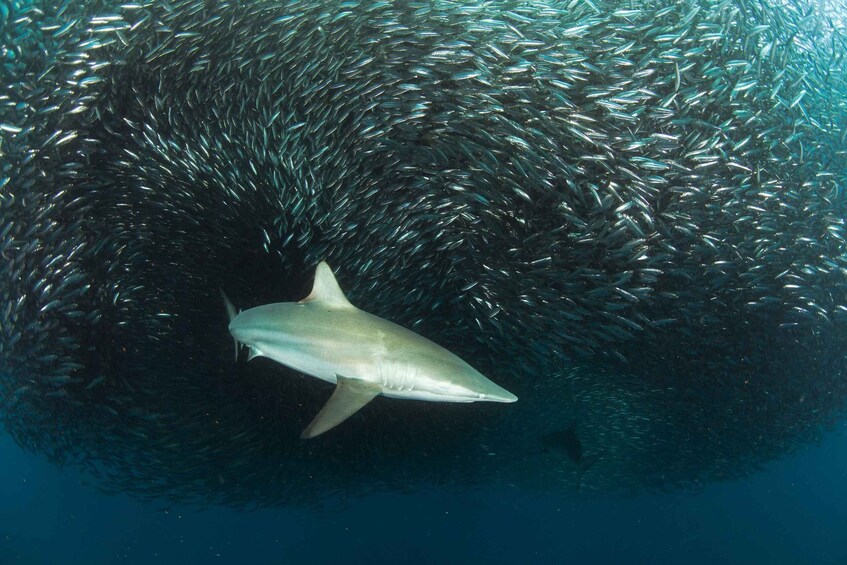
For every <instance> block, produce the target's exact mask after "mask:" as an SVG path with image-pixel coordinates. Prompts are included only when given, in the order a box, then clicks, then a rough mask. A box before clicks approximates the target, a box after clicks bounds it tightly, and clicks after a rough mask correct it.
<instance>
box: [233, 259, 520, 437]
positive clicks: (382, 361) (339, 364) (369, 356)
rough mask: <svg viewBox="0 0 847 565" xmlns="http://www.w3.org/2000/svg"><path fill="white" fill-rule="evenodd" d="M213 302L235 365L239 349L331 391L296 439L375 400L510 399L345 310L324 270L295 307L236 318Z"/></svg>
mask: <svg viewBox="0 0 847 565" xmlns="http://www.w3.org/2000/svg"><path fill="white" fill-rule="evenodd" d="M221 294H222V295H223V298H224V302H225V304H226V309H227V313H228V314H229V318H230V322H229V331H230V333H231V334H232V336H233V338H234V339H235V347H236V357H237V355H238V347H239V344H243V345H246V346H247V347H248V348H249V350H250V354H249V356H248V360H250V359H253V358H254V357H259V356H261V357H267V358H269V359H273V360H274V361H276V362H278V363H281V364H283V365H285V366H286V367H290V368H292V369H295V370H297V371H300V372H302V373H306V374H307V375H311V376H313V377H317V378H319V379H322V380H325V381H328V382H330V383H333V384H335V385H336V387H335V392H334V393H333V394H332V396H331V397H330V399H329V401H327V403H326V405H325V406H324V407H323V409H321V411H320V412H319V413H318V415H317V416H315V419H314V420H312V422H311V423H310V424H309V426H308V427H307V428H306V429H305V430H303V433H302V434H301V435H300V437H302V438H312V437H315V436H317V435H320V434H322V433H324V432H326V431H329V430H331V429H332V428H334V427H335V426H337V425H338V424H340V423H341V422H343V421H344V420H346V419H347V418H349V417H350V416H352V415H353V414H354V413H356V411H358V410H359V409H360V408H362V407H363V406H364V405H365V404H367V403H368V402H370V401H371V400H372V399H373V398H374V397H376V396H377V395H380V394H381V395H383V396H388V397H391V398H405V399H413V400H429V401H433V402H477V401H488V402H515V401H516V400H517V399H518V398H517V397H516V396H515V395H514V394H512V393H510V392H509V391H507V390H505V389H504V388H502V387H500V386H498V385H496V384H494V383H493V382H491V381H490V380H488V379H487V378H485V377H484V376H483V375H482V374H481V373H479V372H478V371H476V370H475V369H474V368H473V367H471V366H470V365H468V364H467V363H466V362H464V361H463V360H462V359H460V358H459V357H457V356H456V355H454V354H453V353H450V352H449V351H447V350H446V349H444V348H443V347H441V346H440V345H437V344H435V343H433V342H432V341H430V340H428V339H426V338H424V337H422V336H420V335H418V334H416V333H414V332H412V331H410V330H408V329H406V328H403V327H401V326H398V325H397V324H394V323H392V322H389V321H388V320H384V319H382V318H379V317H377V316H374V315H373V314H369V313H367V312H365V311H363V310H360V309H359V308H356V307H355V306H353V305H352V304H351V303H350V301H349V300H347V297H346V296H345V295H344V292H342V290H341V288H340V287H339V286H338V282H336V280H335V275H333V273H332V269H330V268H329V265H327V264H326V263H325V262H321V263H320V264H319V265H318V267H317V270H316V271H315V283H314V286H313V287H312V292H311V293H310V294H309V296H307V297H306V298H304V299H303V300H301V301H300V302H283V303H277V304H266V305H264V306H258V307H256V308H251V309H249V310H245V311H244V312H241V313H238V312H236V310H235V307H234V306H233V305H232V303H231V302H230V301H229V299H228V298H227V296H226V294H224V292H223V291H221Z"/></svg>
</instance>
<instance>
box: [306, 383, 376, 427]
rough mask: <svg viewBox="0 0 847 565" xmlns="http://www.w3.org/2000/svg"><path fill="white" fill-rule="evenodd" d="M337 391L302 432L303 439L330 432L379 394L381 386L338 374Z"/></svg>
mask: <svg viewBox="0 0 847 565" xmlns="http://www.w3.org/2000/svg"><path fill="white" fill-rule="evenodd" d="M337 382H338V384H336V386H335V392H333V393H332V396H330V397H329V400H328V401H327V403H326V404H325V405H324V407H323V408H321V411H320V412H318V415H317V416H315V419H314V420H312V423H310V424H309V425H308V427H306V429H305V430H303V433H302V434H300V437H301V438H302V439H309V438H313V437H315V436H319V435H321V434H322V433H324V432H328V431H329V430H331V429H332V428H334V427H335V426H337V425H338V424H340V423H341V422H343V421H344V420H346V419H347V418H349V417H350V416H352V415H353V414H355V413H356V412H358V411H359V409H360V408H361V407H362V406H364V405H365V404H367V403H368V402H370V401H371V400H373V398H374V397H375V396H376V395H378V394H379V392H380V388H379V386H377V385H375V384H372V383H366V382H363V381H360V380H358V379H348V378H346V377H342V376H338V377H337Z"/></svg>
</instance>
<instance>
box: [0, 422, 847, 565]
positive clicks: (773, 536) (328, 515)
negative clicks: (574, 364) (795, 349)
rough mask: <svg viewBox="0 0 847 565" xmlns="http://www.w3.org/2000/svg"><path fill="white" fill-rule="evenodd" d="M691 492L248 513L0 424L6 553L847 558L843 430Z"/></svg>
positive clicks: (238, 557)
mask: <svg viewBox="0 0 847 565" xmlns="http://www.w3.org/2000/svg"><path fill="white" fill-rule="evenodd" d="M844 432H845V430H844V429H843V428H842V429H841V430H839V431H837V432H835V433H830V434H828V435H827V436H826V438H825V440H824V441H823V442H822V443H821V444H820V445H816V446H810V447H807V448H804V449H803V450H801V451H800V452H798V453H795V454H793V455H791V456H789V457H788V458H786V459H784V460H781V461H777V462H774V463H772V464H770V465H769V466H768V467H767V468H766V469H765V470H763V471H762V472H760V473H758V474H756V475H755V476H752V477H749V478H747V479H744V480H740V481H735V482H729V483H721V484H713V485H709V486H707V487H706V488H705V489H704V490H703V492H701V493H698V494H683V493H678V494H668V495H649V496H640V497H634V498H625V499H620V500H579V501H573V500H569V499H568V498H567V497H564V496H558V497H557V496H552V495H547V496H542V495H539V494H530V493H526V492H520V491H517V490H515V489H514V488H510V487H508V486H503V487H500V488H488V489H484V490H476V491H472V492H467V493H462V494H457V493H449V492H444V491H430V492H420V493H416V494H412V495H407V494H403V495H401V494H393V493H384V494H377V495H372V496H369V497H366V498H363V499H361V500H359V501H357V502H356V503H354V504H351V505H347V506H345V507H333V506H332V505H331V504H327V505H324V506H323V507H321V508H317V509H296V510H292V509H274V510H262V511H257V512H252V513H244V512H236V511H232V510H229V509H225V508H214V509H208V510H203V511H194V510H190V509H182V510H180V509H179V508H173V509H171V510H169V511H167V512H165V511H162V510H160V509H158V506H155V505H151V504H149V503H142V502H138V501H135V500H133V499H130V498H128V497H126V496H122V495H119V496H106V495H102V494H99V493H97V492H95V491H94V490H93V489H91V488H90V487H88V486H85V485H82V484H80V481H79V476H78V475H77V474H76V473H74V472H73V471H69V470H59V469H56V468H55V467H53V466H51V465H50V464H48V463H47V462H45V461H44V460H43V459H42V458H41V457H39V456H34V455H31V454H29V453H25V452H23V451H21V450H20V449H19V448H18V447H17V446H16V445H15V444H14V443H13V442H12V441H11V439H10V438H8V437H7V436H5V435H3V436H0V500H2V504H0V563H2V564H5V563H27V564H29V563H84V564H98V563H138V564H141V563H189V562H191V563H195V562H196V563H309V564H315V563H396V562H403V563H405V564H411V563H434V562H448V563H459V562H462V563H465V562H473V563H645V564H648V563H649V564H657V563H686V564H704V565H705V564H710V565H711V564H715V563H768V564H773V565H779V564H786V565H787V564H792V565H793V564H798V563H812V564H818V563H820V564H824V563H826V564H845V563H847V486H845V485H847V434H845V433H844Z"/></svg>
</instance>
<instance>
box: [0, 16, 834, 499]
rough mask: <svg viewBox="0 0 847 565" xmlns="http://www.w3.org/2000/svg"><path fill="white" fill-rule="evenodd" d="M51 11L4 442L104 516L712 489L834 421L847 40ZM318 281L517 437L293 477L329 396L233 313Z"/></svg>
mask: <svg viewBox="0 0 847 565" xmlns="http://www.w3.org/2000/svg"><path fill="white" fill-rule="evenodd" d="M56 4H57V3H56V2H53V1H46V0H45V1H42V2H38V1H35V2H22V1H13V2H11V3H10V4H9V3H6V4H3V5H0V34H2V35H0V85H2V90H0V255H2V261H0V280H2V281H3V284H0V417H2V418H3V421H4V424H5V427H6V429H7V430H8V431H9V432H10V433H11V434H12V435H13V436H14V437H15V439H16V440H17V441H18V442H19V443H21V444H22V445H24V446H26V447H28V448H30V449H33V450H36V451H39V452H43V453H45V454H46V455H47V456H48V457H50V458H51V459H53V460H55V461H57V462H60V463H64V462H76V463H79V464H82V465H84V466H85V467H86V468H87V469H88V470H89V471H91V472H93V473H94V474H95V475H96V477H97V484H98V485H99V486H100V487H102V488H106V489H116V490H122V491H125V492H129V493H132V494H134V495H137V496H143V497H160V498H166V499H179V500H187V501H191V502H194V503H197V504H214V503H225V504H231V505H236V506H250V505H273V504H298V503H303V502H308V501H311V500H314V499H318V498H321V497H323V496H326V495H328V494H334V493H344V494H350V495H355V494H359V493H366V492H369V491H372V490H375V489H382V488H394V489H410V488H417V487H419V486H422V485H427V484H433V483H439V484H444V485H448V486H451V487H464V486H466V485H469V484H481V483H486V482H496V483H507V482H508V483H513V484H517V485H519V486H522V487H524V488H531V489H541V490H545V491H552V492H568V491H571V490H575V489H576V488H579V489H580V490H582V491H596V492H615V491H621V490H623V491H641V490H645V489H649V490H656V489H668V488H698V486H699V485H700V484H702V483H703V482H704V481H710V480H721V479H727V478H732V477H737V476H741V475H744V474H746V473H749V472H751V471H753V470H755V469H757V468H758V466H760V465H761V464H762V463H764V462H766V461H768V460H771V459H773V458H775V457H778V456H780V455H783V454H785V453H787V452H790V451H791V450H793V449H795V448H797V447H798V446H801V445H803V444H804V443H806V442H808V441H810V440H813V439H814V438H816V437H818V435H819V434H820V433H821V431H822V430H823V429H825V428H826V427H827V426H828V425H831V424H832V423H833V422H835V421H837V420H838V419H839V418H841V417H842V416H843V414H844V401H845V398H847V378H845V371H846V370H847V359H845V355H844V349H845V347H844V346H845V343H847V341H845V337H847V335H845V334H846V333H847V332H846V331H847V242H846V241H845V216H847V214H846V213H845V212H847V210H845V205H847V198H845V195H844V191H845V183H847V155H845V153H846V152H847V144H846V143H845V132H847V121H845V116H847V80H846V79H847V73H845V71H847V63H845V60H844V54H845V52H847V46H845V37H844V33H845V29H847V26H845V23H844V18H843V13H844V10H845V7H844V6H840V7H838V6H837V5H836V8H837V10H841V12H840V14H842V15H839V12H837V11H827V9H828V8H827V7H829V8H831V6H830V5H829V4H826V5H824V4H819V3H812V2H804V1H802V0H798V1H795V2H777V1H768V0H755V1H753V2H732V1H705V0H702V1H683V2H676V1H671V0H657V1H647V2H639V3H636V4H633V3H630V2H612V1H593V2H588V1H586V2H578V1H573V2H552V1H547V2H540V1H539V2H510V1H492V2H479V3H476V2H464V1H444V0H441V1H430V2H417V1H411V0H408V1H394V2H388V1H361V2H338V1H322V0H300V1H290V2H279V1H263V2H259V1H256V2H217V3H215V2H204V1H197V0H186V1H169V2H168V1H163V2H156V1H142V2H134V3H123V4H121V3H119V2H111V1H108V0H101V1H70V0H66V1H65V2H64V3H60V4H59V5H56ZM321 260H327V261H328V262H329V263H330V264H331V265H332V266H333V268H334V269H335V271H336V274H337V276H338V279H339V283H340V284H341V286H342V288H344V290H345V292H346V294H347V295H348V296H349V297H350V299H351V301H352V302H353V303H354V304H356V305H357V306H359V307H361V308H363V309H365V310H367V311H369V312H373V313H374V314H377V315H379V316H382V317H384V318H387V319H390V320H392V321H395V322H397V323H400V324H402V325H405V326H407V327H410V328H413V329H414V330H415V331H417V332H418V333H420V334H422V335H424V336H426V337H428V338H430V339H432V340H434V341H436V342H437V343H439V344H441V345H443V346H445V347H448V348H449V349H451V350H452V351H454V352H455V353H457V354H458V355H460V356H461V357H462V358H464V359H466V360H467V361H468V362H470V363H471V364H472V365H474V366H475V367H476V368H478V369H479V370H480V371H481V372H482V373H484V374H485V375H486V376H488V377H489V378H491V379H492V380H494V381H495V382H497V383H498V384H501V385H503V386H504V387H505V388H506V389H508V390H510V391H512V392H514V393H515V394H516V395H517V396H518V397H519V398H520V399H521V400H520V401H519V402H518V403H517V404H515V405H510V406H497V405H479V406H477V405H473V406H463V405H439V404H434V403H414V402H406V403H404V402H401V401H392V400H387V399H377V400H376V401H375V402H373V403H371V404H370V405H369V406H368V407H367V408H366V409H365V410H363V411H362V412H361V413H359V414H357V415H356V416H355V417H354V418H352V419H351V420H350V421H349V422H348V423H346V424H345V426H342V427H340V428H338V429H337V430H333V432H332V433H331V434H327V435H326V436H325V437H322V438H320V440H316V441H313V442H306V443H304V442H301V440H299V438H298V431H299V430H300V429H301V428H302V427H303V425H305V423H306V422H308V420H309V419H310V418H311V415H313V414H314V413H315V412H316V410H317V409H318V408H319V407H320V405H321V404H323V402H324V401H325V399H326V398H327V397H328V396H329V394H330V390H329V389H328V388H326V387H325V386H322V385H321V384H320V383H318V382H316V381H314V380H312V379H305V378H303V377H300V376H298V375H296V374H295V373H293V372H291V371H288V370H286V369H284V368H282V367H280V366H278V365H274V364H272V363H270V362H266V361H262V360H257V361H252V362H251V363H250V364H249V365H248V364H245V363H244V361H243V359H242V361H240V362H239V363H237V364H233V362H232V349H231V343H230V341H229V336H228V334H227V331H226V314H225V312H224V308H223V305H222V304H221V303H220V299H219V295H218V291H217V289H218V288H219V287H220V288H224V289H225V290H226V291H227V293H228V294H229V295H230V296H231V297H232V299H233V302H234V303H235V304H236V305H237V306H239V307H242V308H248V307H251V306H256V305H259V304H263V303H268V302H279V301H285V300H296V299H300V298H302V297H303V296H305V292H306V291H307V290H308V288H309V283H310V281H309V277H310V275H311V273H312V272H313V269H314V266H315V265H316V264H317V263H318V262H319V261H321ZM561 430H573V432H572V433H573V434H576V436H578V439H579V443H580V449H581V450H582V451H581V453H584V454H585V455H584V458H585V459H590V460H591V461H592V462H593V464H592V466H591V468H590V469H584V470H583V469H580V467H579V465H577V464H575V462H574V461H572V460H570V459H569V458H568V456H567V453H566V449H565V447H564V446H563V447H562V449H557V448H556V446H555V445H554V446H552V447H551V446H550V445H549V442H547V443H545V441H544V438H545V437H551V434H555V432H558V431H561ZM375 469H376V470H377V471H375Z"/></svg>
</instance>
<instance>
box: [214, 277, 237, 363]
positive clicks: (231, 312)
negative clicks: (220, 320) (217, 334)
mask: <svg viewBox="0 0 847 565" xmlns="http://www.w3.org/2000/svg"><path fill="white" fill-rule="evenodd" d="M218 290H219V291H221V297H222V298H223V299H224V306H225V307H226V314H227V316H229V321H230V322H231V321H232V319H233V318H235V317H236V316H237V315H238V310H236V309H235V306H233V305H232V302H231V301H230V300H229V297H228V296H227V295H226V293H225V292H224V289H222V288H219V289H218ZM233 341H234V342H235V360H236V361H238V340H237V339H235V338H233Z"/></svg>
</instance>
